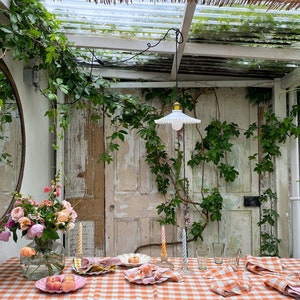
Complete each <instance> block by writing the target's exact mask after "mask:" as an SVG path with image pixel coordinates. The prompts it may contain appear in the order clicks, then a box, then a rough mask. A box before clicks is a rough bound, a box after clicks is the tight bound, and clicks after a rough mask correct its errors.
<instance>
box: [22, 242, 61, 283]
mask: <svg viewBox="0 0 300 300" xmlns="http://www.w3.org/2000/svg"><path fill="white" fill-rule="evenodd" d="M26 247H29V248H30V249H33V251H32V250H31V253H33V255H31V256H22V255H20V267H21V272H22V273H23V275H24V276H25V277H27V279H29V280H38V279H40V278H43V277H47V276H52V275H57V274H61V272H62V270H63V268H64V266H65V248H64V246H63V245H62V244H61V243H59V242H56V241H54V240H47V241H42V240H41V239H38V238H35V239H34V240H33V241H32V242H31V243H30V244H28V245H27V246H26Z"/></svg>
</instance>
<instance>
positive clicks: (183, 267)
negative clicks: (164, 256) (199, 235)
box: [177, 261, 193, 275]
mask: <svg viewBox="0 0 300 300" xmlns="http://www.w3.org/2000/svg"><path fill="white" fill-rule="evenodd" d="M177 271H178V272H179V273H180V274H183V275H191V274H193V271H191V270H190V269H189V266H188V263H187V262H184V261H182V265H181V268H180V269H179V270H177Z"/></svg>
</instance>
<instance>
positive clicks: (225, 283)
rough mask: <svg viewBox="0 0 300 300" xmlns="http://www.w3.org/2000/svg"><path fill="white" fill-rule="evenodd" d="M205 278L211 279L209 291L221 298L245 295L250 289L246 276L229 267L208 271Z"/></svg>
mask: <svg viewBox="0 0 300 300" xmlns="http://www.w3.org/2000/svg"><path fill="white" fill-rule="evenodd" d="M205 277H207V278H211V279H212V281H211V285H210V289H211V290H212V291H213V292H215V293H217V294H220V295H222V296H223V297H228V296H234V295H243V294H246V293H248V292H250V290H251V287H252V283H251V281H250V279H249V278H248V277H247V275H245V273H244V272H242V271H237V272H236V271H234V269H233V268H232V267H231V266H230V267H225V268H223V269H222V270H218V269H213V270H211V271H208V272H206V274H205Z"/></svg>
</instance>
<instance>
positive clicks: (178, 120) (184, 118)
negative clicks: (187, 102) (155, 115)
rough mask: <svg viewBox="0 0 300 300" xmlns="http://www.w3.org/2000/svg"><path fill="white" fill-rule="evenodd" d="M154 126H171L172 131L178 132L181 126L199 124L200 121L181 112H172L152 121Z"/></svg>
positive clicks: (177, 110)
mask: <svg viewBox="0 0 300 300" xmlns="http://www.w3.org/2000/svg"><path fill="white" fill-rule="evenodd" d="M154 122H155V124H171V125H172V128H173V129H174V130H180V129H181V128H182V126H183V124H199V123H200V122H201V120H199V119H195V118H192V117H190V116H188V115H186V114H184V113H183V112H182V111H181V110H179V109H176V110H172V112H171V113H170V114H168V115H167V116H165V117H163V118H160V119H158V120H154Z"/></svg>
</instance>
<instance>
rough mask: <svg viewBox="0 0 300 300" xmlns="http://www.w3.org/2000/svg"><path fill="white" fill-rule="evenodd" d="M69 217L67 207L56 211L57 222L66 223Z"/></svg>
mask: <svg viewBox="0 0 300 300" xmlns="http://www.w3.org/2000/svg"><path fill="white" fill-rule="evenodd" d="M69 219H70V212H69V211H68V210H67V209H64V210H62V211H60V212H58V213H57V222H58V223H66V222H68V221H69Z"/></svg>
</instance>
